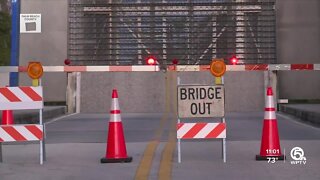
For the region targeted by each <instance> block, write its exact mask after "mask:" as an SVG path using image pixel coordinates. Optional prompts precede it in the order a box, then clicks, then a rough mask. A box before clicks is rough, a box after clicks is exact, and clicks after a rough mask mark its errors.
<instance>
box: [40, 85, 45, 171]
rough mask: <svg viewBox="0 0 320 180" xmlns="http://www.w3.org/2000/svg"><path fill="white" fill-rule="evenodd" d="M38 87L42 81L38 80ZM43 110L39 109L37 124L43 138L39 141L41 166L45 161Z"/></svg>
mask: <svg viewBox="0 0 320 180" xmlns="http://www.w3.org/2000/svg"><path fill="white" fill-rule="evenodd" d="M39 86H42V80H41V79H39ZM42 115H43V109H39V124H40V125H42V128H43V138H42V141H40V164H41V165H42V164H43V161H45V160H46V151H45V137H46V131H45V127H44V124H43V118H42V117H43V116H42Z"/></svg>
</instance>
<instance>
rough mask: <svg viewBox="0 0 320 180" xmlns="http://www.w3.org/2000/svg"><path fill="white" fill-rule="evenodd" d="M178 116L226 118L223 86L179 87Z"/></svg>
mask: <svg viewBox="0 0 320 180" xmlns="http://www.w3.org/2000/svg"><path fill="white" fill-rule="evenodd" d="M178 116H179V117H180V118H191V117H224V87H223V86H198V85H180V86H178Z"/></svg>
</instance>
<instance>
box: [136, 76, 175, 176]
mask: <svg viewBox="0 0 320 180" xmlns="http://www.w3.org/2000/svg"><path fill="white" fill-rule="evenodd" d="M168 87H169V81H168V78H166V102H165V113H164V115H163V117H162V118H161V121H160V125H159V127H158V128H157V130H156V132H155V135H154V140H152V141H150V142H149V143H148V145H147V147H146V149H145V151H144V153H143V157H142V159H141V161H140V164H139V166H138V169H137V171H136V175H135V179H136V180H147V179H148V178H149V174H150V170H151V167H152V161H153V158H154V154H155V151H156V150H157V147H158V145H159V141H160V138H161V136H162V134H163V129H164V125H165V123H166V122H167V121H168V112H169V110H170V109H169V101H170V96H169V93H168V92H169V91H168Z"/></svg>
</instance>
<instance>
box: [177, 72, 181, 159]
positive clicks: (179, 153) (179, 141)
mask: <svg viewBox="0 0 320 180" xmlns="http://www.w3.org/2000/svg"><path fill="white" fill-rule="evenodd" d="M180 81H181V80H180V77H179V76H178V77H177V84H178V85H180V83H181V82H180ZM180 122H181V121H180V119H179V118H178V123H180ZM178 163H181V139H180V138H179V139H178Z"/></svg>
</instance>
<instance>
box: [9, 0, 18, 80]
mask: <svg viewBox="0 0 320 180" xmlns="http://www.w3.org/2000/svg"><path fill="white" fill-rule="evenodd" d="M11 13H12V15H11V17H12V18H11V23H12V25H11V51H10V53H11V55H10V66H18V65H19V27H20V26H19V25H20V0H11ZM18 77H19V76H18V73H17V72H11V73H10V86H18Z"/></svg>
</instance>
